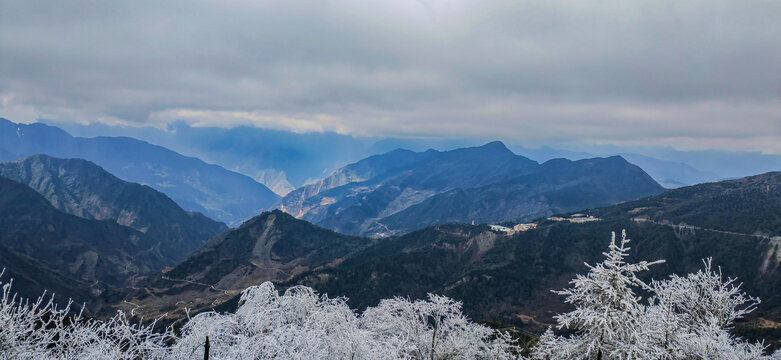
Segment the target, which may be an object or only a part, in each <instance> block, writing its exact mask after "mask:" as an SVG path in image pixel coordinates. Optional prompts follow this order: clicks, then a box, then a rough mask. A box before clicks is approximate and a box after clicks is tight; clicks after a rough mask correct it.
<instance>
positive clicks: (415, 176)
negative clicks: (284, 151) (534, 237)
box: [274, 142, 664, 237]
mask: <svg viewBox="0 0 781 360" xmlns="http://www.w3.org/2000/svg"><path fill="white" fill-rule="evenodd" d="M663 190H664V189H663V188H662V187H661V186H660V185H659V184H657V183H656V182H655V181H654V180H653V179H652V178H651V177H650V176H648V174H646V173H645V172H644V171H643V170H642V169H640V168H639V167H637V166H634V165H632V164H630V163H628V162H626V161H625V160H624V159H623V158H621V157H610V158H605V159H599V158H597V159H587V160H580V161H575V162H572V161H569V160H565V159H555V160H551V161H548V162H545V163H544V164H538V163H537V162H535V161H532V160H529V159H528V158H525V157H523V156H519V155H516V154H514V153H513V152H512V151H510V150H509V149H507V148H506V147H505V146H504V144H502V143H501V142H491V143H488V144H486V145H483V146H478V147H470V148H461V149H456V150H451V151H444V152H440V151H435V150H428V151H425V152H413V151H408V150H396V151H392V152H389V153H386V154H383V155H377V156H372V157H369V158H367V159H364V160H362V161H359V162H357V163H354V164H350V165H348V166H346V167H344V168H342V169H340V170H338V171H336V172H335V173H334V174H332V175H331V176H329V177H328V178H326V179H324V180H322V181H319V182H317V183H314V184H311V185H307V186H304V187H302V188H299V189H297V190H296V191H293V192H291V193H290V194H288V195H287V196H285V197H284V198H282V199H281V200H280V201H279V202H278V203H277V204H275V205H274V207H276V208H279V209H282V210H284V211H286V212H288V213H290V214H292V215H294V216H296V217H298V218H301V219H304V220H307V221H310V222H313V223H315V224H317V225H320V226H323V227H325V228H329V229H332V230H335V231H339V232H343V233H347V234H355V235H368V236H375V237H376V236H387V235H395V234H400V233H405V232H409V231H412V230H415V229H420V228H422V227H425V226H429V225H433V224H443V223H451V222H462V223H463V222H471V221H478V222H501V221H508V220H517V221H521V220H529V219H531V218H534V217H539V216H545V215H550V214H552V213H555V212H561V211H570V210H577V209H582V208H589V207H597V206H604V205H609V204H614V203H617V202H622V201H627V200H634V199H637V198H640V197H644V196H649V195H655V194H659V193H661V192H662V191H663Z"/></svg>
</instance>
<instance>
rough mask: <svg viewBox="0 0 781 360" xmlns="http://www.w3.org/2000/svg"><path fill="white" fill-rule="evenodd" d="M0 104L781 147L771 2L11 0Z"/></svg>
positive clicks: (537, 137)
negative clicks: (49, 0) (117, 0)
mask: <svg viewBox="0 0 781 360" xmlns="http://www.w3.org/2000/svg"><path fill="white" fill-rule="evenodd" d="M1 10H2V11H0V14H2V15H0V16H2V19H0V21H2V22H1V23H0V26H2V27H1V28H0V30H1V31H0V41H1V42H0V49H1V50H2V52H0V70H1V71H2V72H1V73H0V77H1V78H0V80H2V81H0V116H4V117H7V118H9V119H12V120H16V121H33V120H35V119H38V118H47V119H55V120H59V121H77V122H82V123H84V122H104V123H108V124H139V125H141V124H150V125H163V124H165V123H168V122H171V121H174V120H185V121H187V122H189V123H191V124H195V125H201V126H214V125H216V126H225V127H231V126H236V125H247V124H250V125H255V126H260V127H267V128H274V129H285V130H292V131H296V132H309V131H336V132H340V133H349V134H356V135H376V136H383V135H386V136H439V137H470V136H473V137H487V138H499V139H505V140H512V141H522V142H528V143H530V144H542V143H545V142H551V141H582V142H590V143H614V144H625V145H645V144H661V145H670V146H673V147H676V148H681V149H700V148H720V149H729V150H762V151H765V152H772V153H781V65H779V64H781V41H779V39H781V22H779V21H778V18H779V16H781V2H778V1H756V2H751V3H745V2H737V1H721V0H702V1H698V0H693V1H669V2H668V1H656V0H654V1H639V0H624V1H600V2H597V1H593V2H584V1H556V0H549V1H523V0H521V1H518V0H512V1H458V0H453V1H408V0H398V1H383V2H379V1H369V2H366V1H363V2H359V1H351V2H348V1H307V2H303V1H301V2H299V1H249V0H247V1H204V2H191V1H161V0H158V1H146V2H145V1H133V2H129V1H128V2H115V1H111V2H100V1H62V2H60V1H57V2H48V1H36V0H29V1H17V2H3V4H2V9H1Z"/></svg>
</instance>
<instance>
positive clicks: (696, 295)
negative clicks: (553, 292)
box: [533, 233, 779, 359]
mask: <svg viewBox="0 0 781 360" xmlns="http://www.w3.org/2000/svg"><path fill="white" fill-rule="evenodd" d="M628 242H629V240H628V239H627V238H626V234H625V233H622V239H621V242H620V243H619V244H616V241H615V233H614V234H613V236H612V240H611V243H610V249H609V251H608V252H607V253H605V256H606V260H605V261H604V262H602V263H600V264H597V265H596V266H593V267H592V266H589V273H588V274H587V275H578V276H577V277H576V279H575V280H573V281H572V284H573V287H572V288H571V289H567V290H564V291H558V292H557V293H558V294H560V295H564V296H566V299H565V301H566V302H568V303H571V304H574V305H575V310H573V311H571V312H569V313H566V314H562V315H559V316H557V317H556V320H557V322H558V328H559V329H566V330H569V331H571V332H574V333H573V334H572V335H570V336H557V335H556V334H554V332H553V331H552V329H548V331H547V332H546V333H545V334H543V336H542V337H541V338H540V342H539V346H538V347H537V348H536V349H535V350H534V353H533V358H535V359H769V358H771V357H768V356H763V355H762V352H763V350H764V346H763V345H762V344H751V343H748V342H745V341H743V340H741V339H738V338H735V337H734V336H732V335H731V334H730V333H729V328H730V326H731V324H732V323H733V321H734V320H735V319H738V318H740V317H742V316H743V315H745V314H748V313H749V312H751V311H752V310H753V309H754V308H755V307H756V305H757V304H758V303H759V299H757V298H752V297H750V296H748V295H746V294H745V293H743V292H742V291H741V290H740V285H738V284H736V283H735V279H727V280H726V281H725V280H723V277H722V274H721V271H720V270H719V271H718V272H717V271H713V269H712V266H711V261H710V259H708V260H706V261H705V268H704V269H703V270H700V271H698V272H696V273H694V274H689V275H688V276H686V277H681V276H678V275H672V276H671V277H670V278H669V279H666V280H663V281H652V282H651V284H650V285H647V284H645V283H643V282H642V281H640V280H639V279H638V278H637V275H636V274H637V273H638V272H640V271H645V270H648V266H650V265H653V264H655V263H658V262H651V263H649V262H640V263H637V264H629V263H627V262H625V261H624V260H623V259H624V258H625V257H626V256H627V252H628V250H629V248H628V247H627V246H626V244H627V243H628ZM637 289H644V290H646V291H648V292H649V293H650V294H651V296H650V298H649V300H648V303H647V304H643V302H642V301H641V298H640V297H639V296H638V295H636V293H635V290H637ZM774 356H776V357H777V356H779V353H778V352H777V353H776V354H775V355H774Z"/></svg>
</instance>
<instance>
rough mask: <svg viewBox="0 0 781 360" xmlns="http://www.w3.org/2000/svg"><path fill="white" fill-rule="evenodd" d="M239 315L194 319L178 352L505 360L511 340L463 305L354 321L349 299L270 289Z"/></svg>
mask: <svg viewBox="0 0 781 360" xmlns="http://www.w3.org/2000/svg"><path fill="white" fill-rule="evenodd" d="M240 304H241V305H240V306H239V308H238V310H237V311H236V313H235V314H226V315H220V314H217V313H214V312H209V313H205V314H200V315H197V316H195V317H193V318H192V319H191V320H190V321H189V322H188V323H187V325H185V328H184V333H183V335H182V338H181V340H180V341H179V342H178V343H177V344H176V345H175V346H174V349H173V353H174V355H175V357H176V358H182V359H187V358H190V357H191V356H192V354H193V353H195V352H197V351H199V349H202V347H203V343H204V341H205V338H206V336H209V338H210V340H211V346H212V347H211V349H212V356H213V358H214V359H243V358H246V356H248V355H251V356H253V357H255V358H258V359H272V358H274V359H277V358H279V359H481V358H482V359H508V358H513V357H514V356H515V355H513V354H514V353H515V352H517V348H516V347H515V346H514V345H512V343H511V340H510V339H509V337H508V335H506V334H503V333H500V332H497V331H495V330H492V329H489V328H486V327H484V326H481V325H479V324H474V323H471V322H469V321H468V320H467V319H466V317H464V315H463V314H462V312H461V304H460V303H458V302H455V301H453V300H451V299H448V298H446V297H442V296H435V295H430V296H429V301H423V300H418V301H414V302H413V301H409V300H405V299H400V298H396V299H391V300H383V301H382V302H381V303H380V305H379V306H377V307H375V308H369V309H367V310H366V311H365V312H364V313H363V314H362V315H361V316H358V315H356V313H355V312H353V311H352V310H351V309H350V308H349V307H348V306H347V304H346V303H345V301H344V299H342V298H336V299H331V298H328V297H327V296H324V295H318V294H317V293H315V292H314V291H313V290H312V289H311V288H308V287H303V286H297V287H293V288H290V289H288V290H287V291H285V293H284V294H283V295H281V296H280V295H279V294H278V293H277V291H276V289H275V288H274V286H273V285H272V284H271V283H270V282H267V283H264V284H262V285H260V286H256V287H251V288H249V289H247V290H246V291H245V292H244V293H243V295H242V297H241V300H240Z"/></svg>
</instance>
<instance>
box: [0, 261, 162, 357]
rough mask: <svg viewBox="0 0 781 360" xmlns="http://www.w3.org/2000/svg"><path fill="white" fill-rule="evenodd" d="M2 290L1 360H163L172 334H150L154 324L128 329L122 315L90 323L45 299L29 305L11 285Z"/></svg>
mask: <svg viewBox="0 0 781 360" xmlns="http://www.w3.org/2000/svg"><path fill="white" fill-rule="evenodd" d="M0 275H2V272H0ZM0 285H2V299H0V359H107V360H108V359H112V360H113V359H163V358H165V357H164V355H165V342H166V340H168V339H169V336H170V334H169V333H168V332H164V333H156V332H153V331H152V328H153V327H154V324H151V325H148V326H142V325H137V324H132V323H130V322H129V321H128V320H127V318H125V316H124V314H123V313H121V312H120V313H118V314H117V315H116V316H114V317H113V318H111V319H109V320H107V321H98V320H88V319H85V318H84V316H82V313H81V312H79V313H78V314H72V312H71V308H70V306H71V304H70V303H68V305H67V306H66V307H64V308H58V307H57V306H56V305H55V303H54V301H53V297H46V296H45V294H44V295H43V296H41V297H39V298H38V299H37V300H36V301H34V302H30V301H27V300H23V299H20V298H18V297H17V296H16V294H14V293H12V292H11V285H12V282H8V283H6V284H0Z"/></svg>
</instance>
